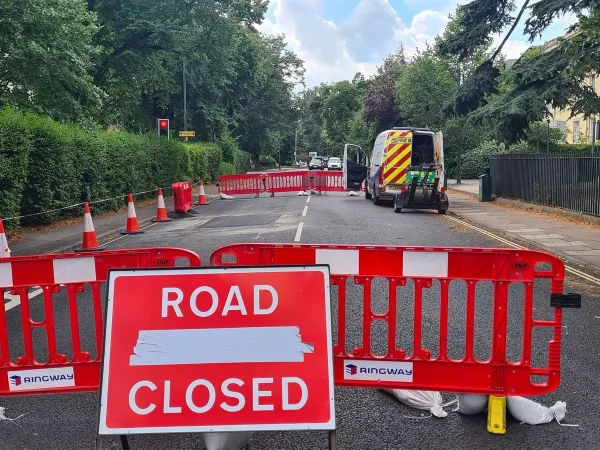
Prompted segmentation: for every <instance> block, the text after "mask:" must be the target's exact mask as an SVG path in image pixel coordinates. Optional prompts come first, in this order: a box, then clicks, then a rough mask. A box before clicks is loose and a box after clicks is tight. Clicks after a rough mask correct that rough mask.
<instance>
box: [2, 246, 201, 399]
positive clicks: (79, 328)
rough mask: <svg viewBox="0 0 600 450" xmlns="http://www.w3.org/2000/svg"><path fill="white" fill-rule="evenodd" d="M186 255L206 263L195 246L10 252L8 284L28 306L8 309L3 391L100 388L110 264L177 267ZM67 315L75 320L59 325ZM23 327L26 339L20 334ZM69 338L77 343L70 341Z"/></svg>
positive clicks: (5, 268)
mask: <svg viewBox="0 0 600 450" xmlns="http://www.w3.org/2000/svg"><path fill="white" fill-rule="evenodd" d="M184 262H185V263H186V264H185V265H189V266H194V267H198V266H200V257H199V256H198V255H197V254H196V253H194V252H191V251H188V250H181V249H175V248H151V249H135V250H118V251H104V252H101V253H77V254H74V253H66V254H59V255H40V256H17V257H12V258H4V259H2V261H1V262H0V288H2V290H3V292H4V293H5V294H8V295H10V296H11V298H12V300H11V301H13V302H17V303H20V308H18V309H14V310H10V309H9V310H8V311H6V310H5V309H7V308H6V307H5V308H1V309H0V395H23V394H25V395H30V394H43V393H62V392H80V391H96V390H98V386H99V381H100V365H101V360H102V337H103V325H102V295H101V288H102V285H103V283H104V282H105V281H106V280H107V275H108V270H110V269H119V268H127V269H137V268H156V267H174V266H176V265H182V264H181V263H184ZM40 291H41V292H40ZM37 295H40V296H41V299H38V298H35V297H37ZM30 297H32V298H30ZM37 302H39V303H37ZM86 303H87V304H86ZM65 304H66V305H65ZM83 308H87V309H88V310H91V311H93V318H89V317H83V316H82V315H81V314H80V311H82V310H83ZM40 309H41V310H43V312H42V311H40ZM132 313H135V312H132ZM40 315H41V316H42V318H41V319H40V318H39V317H40ZM59 317H60V318H62V319H63V320H64V321H65V322H67V321H68V325H66V326H59V324H58V323H57V322H58V319H59ZM88 322H93V326H92V325H91V324H90V325H89V326H90V327H92V328H93V330H94V332H95V339H94V341H93V343H92V342H87V345H86V344H85V341H86V340H88V341H89V339H88V338H89V334H90V333H89V332H88V331H89V329H88V327H86V325H85V324H86V323H88ZM9 330H10V331H11V332H9ZM17 330H18V331H17ZM19 334H22V338H23V339H22V340H20V339H17V336H18V335H19ZM59 338H60V339H59ZM65 341H67V342H70V344H69V346H68V348H64V347H65V345H64V342H65ZM59 342H61V343H62V344H59ZM59 345H60V346H61V348H59Z"/></svg>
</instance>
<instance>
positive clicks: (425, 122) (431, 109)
mask: <svg viewBox="0 0 600 450" xmlns="http://www.w3.org/2000/svg"><path fill="white" fill-rule="evenodd" d="M457 85H458V84H457V80H456V79H455V77H454V76H453V73H452V68H451V66H450V64H448V61H446V60H444V59H441V58H439V57H438V56H437V55H436V54H435V52H434V51H433V50H432V49H428V50H427V51H425V52H423V53H420V54H418V55H417V56H416V57H415V58H414V59H413V61H412V62H411V64H410V65H409V66H408V67H407V68H406V69H404V70H403V71H402V74H401V75H400V79H399V80H398V85H397V97H396V98H397V102H398V106H399V109H400V114H401V115H402V117H404V118H405V124H407V125H412V126H416V127H430V128H434V129H439V128H440V127H441V126H442V124H443V122H444V112H443V110H444V106H445V105H446V103H448V101H449V100H450V99H451V98H452V96H453V95H454V93H455V92H456V88H457Z"/></svg>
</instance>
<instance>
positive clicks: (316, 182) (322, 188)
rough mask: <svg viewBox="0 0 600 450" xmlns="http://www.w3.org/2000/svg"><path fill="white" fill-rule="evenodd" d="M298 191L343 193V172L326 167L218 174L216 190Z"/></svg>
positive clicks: (239, 192)
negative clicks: (326, 168) (310, 169)
mask: <svg viewBox="0 0 600 450" xmlns="http://www.w3.org/2000/svg"><path fill="white" fill-rule="evenodd" d="M298 191H316V192H319V193H320V192H343V191H344V186H343V173H342V172H341V171H329V170H318V171H317V170H315V171H308V170H294V171H282V172H265V173H248V174H243V175H222V176H220V177H219V193H222V194H227V195H242V194H254V195H256V196H259V195H260V194H263V193H268V194H271V196H274V195H275V194H276V193H284V192H291V193H296V192H298Z"/></svg>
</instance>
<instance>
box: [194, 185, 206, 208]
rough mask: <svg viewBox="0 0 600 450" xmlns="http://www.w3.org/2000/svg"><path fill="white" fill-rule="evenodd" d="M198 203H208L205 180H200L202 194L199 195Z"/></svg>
mask: <svg viewBox="0 0 600 450" xmlns="http://www.w3.org/2000/svg"><path fill="white" fill-rule="evenodd" d="M196 204H197V205H203V206H204V205H208V202H207V201H206V194H205V193H204V182H203V181H202V180H200V195H198V203H196Z"/></svg>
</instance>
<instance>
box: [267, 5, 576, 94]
mask: <svg viewBox="0 0 600 450" xmlns="http://www.w3.org/2000/svg"><path fill="white" fill-rule="evenodd" d="M468 1H470V0H271V2H270V5H269V11H268V13H267V16H266V19H265V21H264V23H263V24H262V25H261V27H260V29H261V31H263V32H265V33H273V34H275V33H277V34H279V33H284V34H285V35H286V37H287V41H288V44H289V47H290V48H291V49H293V50H294V51H295V52H296V53H297V54H298V55H299V56H300V57H301V58H302V59H303V60H304V61H305V67H306V84H307V85H308V86H309V87H310V86H314V85H316V84H319V83H321V82H331V81H337V80H342V79H351V78H352V77H353V76H354V74H355V73H356V72H362V73H364V74H365V75H370V74H372V73H374V72H375V70H376V68H377V66H378V65H380V64H381V61H382V60H383V58H384V57H385V56H386V55H387V54H389V53H391V52H393V51H394V50H395V49H396V48H397V47H398V46H399V45H400V43H402V44H403V45H404V48H405V51H406V53H407V55H408V56H411V55H414V54H415V52H416V51H417V49H419V48H424V47H425V46H426V45H427V43H428V42H433V39H434V38H435V36H436V35H438V34H439V33H441V32H443V31H444V28H445V26H446V23H447V20H448V15H449V14H450V13H452V12H454V11H455V9H456V6H457V4H461V3H467V2H468ZM515 2H516V4H517V6H518V7H520V6H521V5H522V4H523V2H524V0H515ZM522 21H524V20H522ZM571 23H573V17H565V18H560V19H558V20H557V21H556V22H555V23H554V24H553V25H552V26H551V27H550V28H549V29H548V30H547V31H546V33H544V36H542V38H541V39H540V40H538V41H536V42H534V44H538V43H540V42H543V41H545V40H548V39H551V38H554V37H557V36H560V35H562V34H563V33H564V30H565V28H566V27H567V26H568V25H570V24H571ZM502 37H503V36H502V35H499V36H496V37H495V39H496V41H497V42H500V40H501V39H502ZM529 45H531V44H530V43H529V42H527V37H525V36H523V26H522V25H521V26H520V27H518V28H517V30H515V33H513V35H512V36H511V38H510V40H509V41H508V42H507V44H506V45H505V47H504V53H505V55H506V56H507V57H509V58H516V57H518V56H519V55H520V54H521V53H522V52H523V51H525V50H526V49H527V48H528V47H529Z"/></svg>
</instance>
